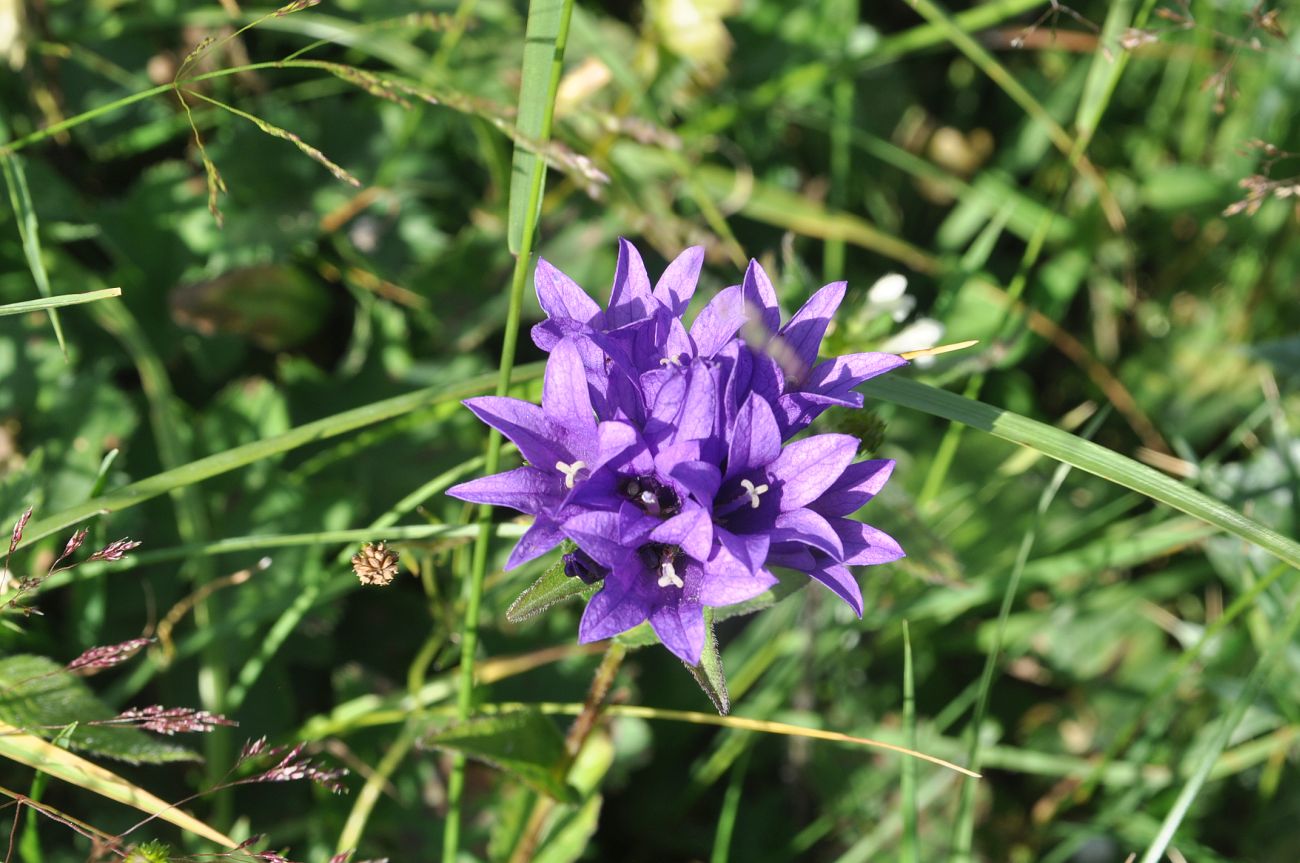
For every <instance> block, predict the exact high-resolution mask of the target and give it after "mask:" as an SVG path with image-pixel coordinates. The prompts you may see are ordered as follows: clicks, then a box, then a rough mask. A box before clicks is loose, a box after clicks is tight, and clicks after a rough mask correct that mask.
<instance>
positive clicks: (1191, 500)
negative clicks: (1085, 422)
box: [863, 375, 1300, 569]
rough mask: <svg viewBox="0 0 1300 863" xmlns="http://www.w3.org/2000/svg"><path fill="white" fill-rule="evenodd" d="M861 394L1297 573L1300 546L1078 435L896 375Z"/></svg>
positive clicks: (878, 382)
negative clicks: (1139, 498) (1128, 499)
mask: <svg viewBox="0 0 1300 863" xmlns="http://www.w3.org/2000/svg"><path fill="white" fill-rule="evenodd" d="M863 391H864V392H865V393H867V394H868V395H870V396H874V397H876V398H880V399H884V400H885V401H889V402H893V403H894V404H898V405H902V406H904V407H909V408H913V409H915V410H919V411H923V412H924V413H928V414H931V415H933V416H937V417H942V418H944V419H947V420H952V421H953V422H959V423H964V424H965V425H968V426H971V427H973V428H977V429H979V430H981V431H985V432H988V433H989V434H991V435H994V436H996V437H1000V438H1002V439H1003V440H1007V441H1011V442H1012V443H1016V444H1020V445H1021V446H1025V447H1029V448H1030V449H1033V450H1037V451H1038V452H1041V453H1042V454H1043V455H1046V456H1048V457H1050V458H1054V459H1056V460H1057V461H1060V462H1064V463H1066V464H1069V465H1073V466H1074V467H1077V468H1078V469H1079V470H1082V471H1084V472H1086V473H1090V474H1093V475H1094V476H1099V477H1101V478H1102V479H1104V480H1108V481H1109V482H1113V483H1115V484H1116V485H1121V486H1123V487H1124V488H1128V489H1132V490H1133V491H1136V492H1138V493H1140V494H1143V495H1146V496H1147V497H1149V498H1151V499H1152V500H1157V501H1159V502H1161V503H1163V504H1165V505H1166V506H1171V507H1173V508H1174V509H1176V510H1179V511H1180V512H1185V513H1187V514H1188V515H1190V516H1193V517H1194V518H1198V519H1200V520H1201V521H1204V522H1207V523H1209V524H1212V525H1214V526H1216V527H1220V528H1222V529H1224V530H1226V531H1227V532H1229V533H1231V534H1233V535H1234V536H1238V537H1240V538H1241V539H1244V540H1246V541H1247V542H1249V543H1251V544H1252V545H1256V546H1259V547H1260V548H1262V549H1264V550H1265V551H1267V552H1268V553H1269V554H1271V555H1273V556H1274V557H1276V558H1277V559H1278V560H1281V561H1283V562H1284V563H1287V564H1289V565H1291V566H1293V567H1296V568H1297V569H1300V543H1297V542H1296V541H1295V540H1293V539H1288V538H1286V537H1285V536H1282V535H1281V534H1279V533H1277V532H1276V531H1273V530H1270V529H1269V528H1267V527H1265V526H1263V525H1262V524H1260V523H1259V522H1257V521H1254V520H1252V519H1249V518H1247V517H1246V516H1244V515H1242V514H1241V513H1239V512H1237V511H1236V510H1235V509H1233V508H1232V507H1230V506H1228V505H1227V504H1225V503H1222V502H1221V501H1217V500H1214V499H1213V498H1211V497H1209V496H1207V495H1204V494H1202V493H1201V492H1199V491H1196V490H1195V489H1193V488H1189V487H1188V486H1185V485H1183V484H1182V483H1180V482H1178V481H1177V480H1174V479H1170V478H1169V477H1167V476H1165V475H1164V474H1162V473H1159V472H1158V471H1156V470H1154V469H1152V468H1149V467H1147V466H1146V465H1144V464H1141V463H1140V462H1137V461H1134V460H1133V459H1131V458H1128V457H1127V456H1122V455H1120V454H1119V453H1117V452H1114V451H1112V450H1108V449H1106V448H1105V447H1103V446H1098V445H1097V444H1095V443H1092V442H1091V441H1086V440H1084V439H1082V438H1080V437H1078V436H1077V435H1072V434H1070V433H1069V432H1064V431H1061V430H1060V429H1057V428H1053V427H1052V426H1049V425H1047V424H1046V423H1041V422H1038V421H1036V420H1031V419H1029V418H1028V417H1024V416H1021V415H1019V414H1016V413H1012V412H1011V411H1007V410H1002V409H1001V408H995V407H993V406H992V405H987V404H984V403H983V402H979V401H975V400H974V399H968V398H964V397H962V396H959V395H956V394H954V393H950V392H947V391H945V390H941V389H938V388H937V387H932V386H927V385H926V384H923V383H919V382H917V381H913V380H908V379H907V378H903V377H899V376H896V375H895V376H890V377H885V378H877V379H875V380H873V381H871V382H869V383H867V384H866V385H864V386H863Z"/></svg>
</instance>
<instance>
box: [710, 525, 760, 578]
mask: <svg viewBox="0 0 1300 863" xmlns="http://www.w3.org/2000/svg"><path fill="white" fill-rule="evenodd" d="M713 533H714V536H716V537H717V538H718V542H719V544H721V546H722V547H723V548H724V549H725V550H726V552H727V553H728V554H730V555H731V556H732V557H734V558H735V559H736V560H738V561H739V562H740V564H741V565H742V566H744V567H745V570H746V572H758V570H759V568H760V567H762V566H763V565H764V564H765V563H766V562H767V552H768V549H769V548H770V547H771V540H770V539H769V538H768V536H767V534H764V533H746V534H737V533H732V532H731V531H729V530H726V529H725V528H721V527H716V526H715V527H714V530H713Z"/></svg>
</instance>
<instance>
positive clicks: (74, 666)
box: [67, 638, 153, 675]
mask: <svg viewBox="0 0 1300 863" xmlns="http://www.w3.org/2000/svg"><path fill="white" fill-rule="evenodd" d="M152 641H153V639H152V638H133V639H131V640H130V641H123V642H122V643H121V644H107V645H104V646H103V647H92V648H90V650H87V651H86V652H85V653H83V654H81V655H80V656H78V657H77V658H76V659H74V660H72V661H71V662H69V663H68V665H67V670H68V671H78V672H80V673H82V674H86V675H90V674H96V673H98V672H100V671H103V670H104V669H105V668H112V667H113V666H114V665H118V664H120V663H122V662H125V661H126V660H128V659H130V658H131V657H132V656H135V655H136V654H137V653H138V652H139V651H140V648H142V647H144V646H145V645H146V644H149V643H151V642H152Z"/></svg>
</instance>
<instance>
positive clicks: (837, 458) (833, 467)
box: [767, 434, 858, 512]
mask: <svg viewBox="0 0 1300 863" xmlns="http://www.w3.org/2000/svg"><path fill="white" fill-rule="evenodd" d="M857 452H858V439H857V438H855V437H850V436H849V435H846V434H821V435H813V436H812V437H807V438H804V439H803V440H797V441H795V442H794V443H792V444H789V445H788V446H786V448H785V449H783V450H781V454H780V455H779V456H777V457H776V460H775V461H774V462H772V464H771V465H769V466H768V469H767V473H768V476H769V477H771V479H772V480H773V482H774V483H776V484H779V488H778V489H774V490H779V491H780V494H781V498H780V500H781V511H782V512H788V511H790V510H793V509H798V508H799V507H801V506H807V505H808V504H810V503H812V502H813V501H815V500H816V499H817V498H818V497H820V496H821V493H822V492H824V491H826V489H828V488H830V487H831V484H832V483H834V482H835V480H837V479H839V478H840V474H842V473H843V472H844V469H845V468H846V467H848V466H849V463H850V462H852V461H853V457H854V456H855V455H857Z"/></svg>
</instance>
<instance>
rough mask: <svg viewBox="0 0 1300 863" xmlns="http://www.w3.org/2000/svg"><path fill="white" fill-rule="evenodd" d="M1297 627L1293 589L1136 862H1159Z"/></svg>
mask: <svg viewBox="0 0 1300 863" xmlns="http://www.w3.org/2000/svg"><path fill="white" fill-rule="evenodd" d="M1298 629H1300V591H1295V592H1293V593H1292V595H1291V611H1290V613H1288V614H1287V617H1286V621H1285V622H1284V623H1283V624H1282V626H1281V627H1280V628H1279V629H1278V630H1277V631H1275V632H1274V633H1273V637H1272V638H1271V639H1270V641H1269V645H1268V648H1267V650H1266V651H1265V652H1264V655H1263V656H1261V657H1260V658H1259V660H1258V661H1257V662H1256V663H1255V667H1254V668H1253V669H1251V672H1250V675H1249V676H1248V677H1247V678H1246V681H1245V684H1244V685H1243V686H1242V687H1241V691H1240V692H1239V693H1238V694H1237V697H1236V699H1235V700H1234V701H1233V703H1232V707H1231V709H1230V710H1229V711H1228V714H1227V715H1226V716H1224V717H1223V719H1222V721H1221V723H1220V725H1219V727H1218V728H1217V729H1216V730H1215V732H1214V736H1213V737H1211V738H1210V742H1209V744H1208V745H1207V746H1206V747H1205V748H1204V749H1203V750H1202V751H1201V754H1200V759H1199V760H1198V761H1197V763H1196V766H1195V768H1194V769H1193V770H1192V773H1191V775H1190V776H1189V777H1188V779H1187V782H1186V784H1185V785H1183V789H1182V791H1180V792H1179V793H1178V797H1177V799H1175V800H1174V805H1173V807H1172V808H1170V810H1169V814H1167V815H1166V816H1165V819H1164V821H1163V822H1161V824H1160V831H1159V832H1158V833H1157V834H1156V837H1155V839H1153V840H1152V841H1151V844H1150V845H1149V846H1147V850H1146V853H1144V854H1143V855H1142V859H1141V860H1140V861H1139V863H1159V861H1160V860H1162V859H1163V858H1164V856H1165V851H1166V850H1167V849H1168V848H1169V843H1170V842H1172V841H1173V838H1174V834H1175V833H1177V832H1178V827H1179V825H1181V824H1182V823H1183V819H1184V818H1186V817H1187V811H1188V810H1189V809H1190V808H1191V806H1192V804H1193V803H1195V802H1196V798H1197V796H1198V795H1199V794H1200V793H1201V788H1202V787H1204V785H1205V782H1206V780H1207V779H1208V778H1209V777H1210V772H1211V771H1212V770H1213V769H1214V766H1215V764H1216V763H1217V762H1218V761H1219V756H1220V754H1221V753H1222V752H1223V750H1224V749H1225V748H1226V747H1227V745H1228V740H1229V738H1230V737H1231V736H1232V732H1233V731H1235V730H1236V728H1237V726H1238V725H1239V724H1241V720H1242V717H1244V716H1245V715H1246V711H1247V710H1248V709H1249V708H1250V706H1251V705H1252V704H1254V703H1255V698H1256V696H1258V695H1259V691H1260V688H1261V687H1262V686H1263V685H1264V681H1265V679H1266V678H1267V676H1268V673H1269V672H1270V671H1272V669H1273V666H1274V665H1275V664H1276V663H1277V662H1278V660H1279V659H1281V658H1282V655H1283V654H1284V653H1285V652H1286V651H1287V650H1288V649H1289V648H1290V647H1291V640H1292V638H1294V636H1295V633H1296V630H1298Z"/></svg>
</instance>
